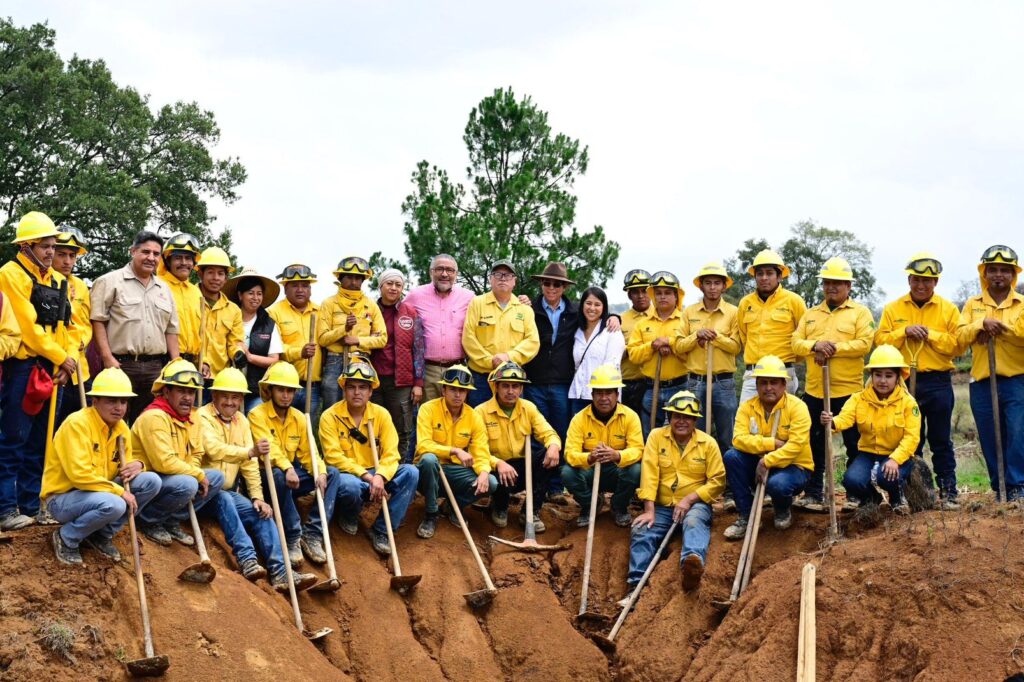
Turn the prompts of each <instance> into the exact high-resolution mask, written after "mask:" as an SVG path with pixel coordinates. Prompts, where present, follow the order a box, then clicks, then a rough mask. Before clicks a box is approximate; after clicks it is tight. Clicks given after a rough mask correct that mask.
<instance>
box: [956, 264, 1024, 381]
mask: <svg viewBox="0 0 1024 682" xmlns="http://www.w3.org/2000/svg"><path fill="white" fill-rule="evenodd" d="M1014 283H1015V284H1016V280H1014ZM960 317H961V320H962V321H963V326H961V327H960V329H959V330H958V331H957V340H958V341H959V343H960V348H962V349H963V350H965V351H966V350H967V348H968V347H970V348H971V350H973V351H974V352H973V354H972V358H973V359H972V361H971V376H972V377H974V380H975V381H981V380H982V379H988V375H989V371H988V344H984V343H975V341H976V340H977V338H978V332H980V331H981V329H982V326H981V324H982V321H983V320H984V319H985V318H986V317H992V318H995V319H997V320H999V321H1000V322H1002V323H1003V324H1005V325H1006V326H1007V327H1009V328H1010V331H1008V332H1005V333H1003V334H1000V335H999V336H998V337H997V338H996V376H1006V377H1014V376H1017V375H1018V374H1024V296H1022V295H1021V294H1018V293H1017V292H1016V291H1011V292H1010V294H1009V295H1008V296H1007V297H1006V298H1005V299H1003V302H1002V303H1000V304H998V305H996V302H995V301H993V300H992V297H991V296H990V295H989V293H988V291H986V290H983V293H982V294H981V295H980V296H972V297H970V298H969V299H967V302H966V303H964V309H963V311H962V312H961V314H960Z"/></svg>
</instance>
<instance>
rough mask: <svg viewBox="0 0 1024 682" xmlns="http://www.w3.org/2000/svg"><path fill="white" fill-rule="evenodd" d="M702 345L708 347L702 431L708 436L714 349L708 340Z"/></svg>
mask: <svg viewBox="0 0 1024 682" xmlns="http://www.w3.org/2000/svg"><path fill="white" fill-rule="evenodd" d="M704 345H705V347H707V349H708V363H707V364H708V372H707V377H706V381H707V395H706V397H705V398H704V432H705V433H706V434H708V435H709V436H710V435H711V397H712V394H713V392H714V383H712V380H713V378H714V376H715V375H714V374H713V372H714V370H715V359H714V354H715V350H714V348H712V347H711V342H710V341H706V342H705V343H704ZM715 435H718V434H715Z"/></svg>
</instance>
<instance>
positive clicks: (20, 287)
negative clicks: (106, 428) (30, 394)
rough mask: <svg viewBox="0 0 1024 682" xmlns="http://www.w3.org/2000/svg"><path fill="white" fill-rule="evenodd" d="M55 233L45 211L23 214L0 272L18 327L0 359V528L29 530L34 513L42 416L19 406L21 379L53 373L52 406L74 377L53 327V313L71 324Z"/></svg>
mask: <svg viewBox="0 0 1024 682" xmlns="http://www.w3.org/2000/svg"><path fill="white" fill-rule="evenodd" d="M57 234H58V233H57V228H56V227H55V226H54V224H53V221H52V220H50V219H49V218H48V217H47V216H46V215H45V214H43V213H39V212H36V211H32V212H31V213H26V214H25V215H24V216H23V217H22V219H21V220H20V221H19V222H18V228H17V233H16V235H15V238H14V243H15V244H17V245H18V249H19V251H18V254H17V255H16V256H15V257H14V258H13V259H12V260H10V261H8V262H7V263H5V264H4V266H3V267H2V268H0V292H3V295H4V307H5V308H6V307H10V309H11V312H13V313H14V318H15V320H16V321H17V326H18V328H19V329H20V330H21V343H20V345H19V346H18V350H17V352H16V353H15V354H14V355H13V356H10V357H8V358H7V359H6V360H4V363H3V386H2V388H0V531H3V530H16V529H18V528H24V527H25V526H28V525H31V524H32V517H34V516H36V515H37V514H38V513H39V487H40V483H41V482H42V477H43V453H44V452H45V451H46V442H45V441H46V429H47V417H48V411H47V410H46V409H40V410H39V411H38V412H34V413H31V414H30V413H29V412H26V411H25V408H24V407H23V406H22V399H23V398H24V397H25V393H26V387H27V386H28V385H29V378H30V377H31V376H32V374H33V372H34V371H36V372H37V373H42V374H45V375H51V374H52V372H53V371H54V369H56V370H57V373H56V377H55V378H54V382H55V383H56V384H57V385H58V391H57V401H58V409H59V408H60V398H61V394H62V393H63V389H62V388H60V387H63V386H64V385H65V384H66V383H67V381H68V379H70V378H71V377H73V376H74V375H75V368H76V367H77V364H78V363H77V362H76V360H75V358H77V357H78V348H77V346H76V345H75V341H74V339H73V338H72V337H71V334H70V333H69V330H68V329H67V328H66V327H65V328H64V330H63V331H60V332H59V333H58V329H57V328H58V326H59V325H58V320H57V317H58V313H59V311H60V310H61V309H63V310H64V313H65V315H64V320H63V322H64V323H65V324H67V323H68V322H69V321H70V319H71V310H70V307H69V306H67V304H66V297H65V296H63V295H62V293H61V284H62V283H63V282H64V281H65V280H64V277H63V275H61V274H60V273H59V272H57V271H56V270H54V269H53V268H52V267H51V266H52V265H53V255H54V248H55V246H56V243H57ZM62 301H64V305H63V306H62V305H61V302H62ZM37 367H38V368H39V369H38V370H36V368H37ZM44 518H45V515H41V520H43V519H44Z"/></svg>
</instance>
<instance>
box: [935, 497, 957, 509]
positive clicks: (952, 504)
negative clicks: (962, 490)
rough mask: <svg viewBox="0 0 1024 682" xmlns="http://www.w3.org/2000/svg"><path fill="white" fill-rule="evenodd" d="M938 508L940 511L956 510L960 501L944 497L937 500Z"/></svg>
mask: <svg viewBox="0 0 1024 682" xmlns="http://www.w3.org/2000/svg"><path fill="white" fill-rule="evenodd" d="M939 509H941V510H942V511H957V510H959V509H960V503H959V502H957V501H956V498H953V497H944V498H942V499H941V500H939Z"/></svg>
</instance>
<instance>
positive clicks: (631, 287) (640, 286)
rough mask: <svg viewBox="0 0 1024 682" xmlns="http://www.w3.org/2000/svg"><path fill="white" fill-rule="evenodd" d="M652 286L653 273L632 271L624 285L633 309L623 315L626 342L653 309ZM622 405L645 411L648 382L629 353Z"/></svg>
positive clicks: (624, 358)
mask: <svg viewBox="0 0 1024 682" xmlns="http://www.w3.org/2000/svg"><path fill="white" fill-rule="evenodd" d="M650 284H651V273H649V272H647V271H646V270H630V271H629V272H627V273H626V278H625V280H623V283H622V290H623V291H625V292H626V296H628V297H629V302H630V303H631V304H632V307H631V308H630V309H629V310H627V311H626V312H624V313H623V314H622V336H623V337H624V338H625V340H626V341H629V337H630V336H631V335H632V334H633V329H634V327H636V323H637V322H638V321H639V320H640V319H642V318H643V317H644V316H645V315H646V314H647V311H648V310H649V309H650V307H651V298H650V297H649V296H648V295H647V287H649V286H650ZM622 384H623V386H622V404H623V405H625V406H626V407H628V408H629V409H631V410H633V411H634V412H636V413H637V414H640V413H641V412H643V409H644V392H645V391H646V390H647V380H646V379H644V373H643V372H642V371H641V370H640V367H639V366H638V365H637V364H636V363H634V362H633V361H632V360H630V359H629V351H628V350H627V351H626V352H624V353H623V354H622Z"/></svg>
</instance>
